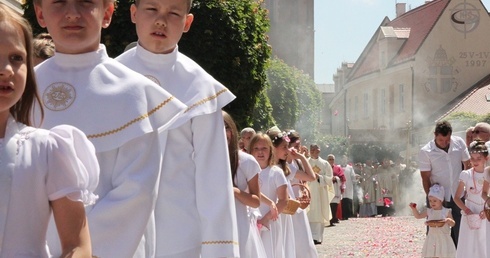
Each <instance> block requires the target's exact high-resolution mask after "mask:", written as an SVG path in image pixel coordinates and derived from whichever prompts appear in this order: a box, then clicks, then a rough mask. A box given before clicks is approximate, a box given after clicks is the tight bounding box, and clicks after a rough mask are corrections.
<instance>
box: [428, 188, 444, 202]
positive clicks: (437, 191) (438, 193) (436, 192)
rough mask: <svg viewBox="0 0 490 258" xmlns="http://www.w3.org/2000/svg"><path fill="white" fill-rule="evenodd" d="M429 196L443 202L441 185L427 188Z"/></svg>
mask: <svg viewBox="0 0 490 258" xmlns="http://www.w3.org/2000/svg"><path fill="white" fill-rule="evenodd" d="M429 196H432V197H436V198H437V199H439V200H441V202H443V201H444V187H443V186H442V185H438V184H435V185H433V186H431V187H430V188H429Z"/></svg>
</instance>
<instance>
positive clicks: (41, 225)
mask: <svg viewBox="0 0 490 258" xmlns="http://www.w3.org/2000/svg"><path fill="white" fill-rule="evenodd" d="M1 140H2V141H1V142H0V171H1V172H2V173H0V257H2V258H3V257H6V258H7V257H49V256H48V252H47V250H46V228H47V226H48V222H49V217H50V216H51V207H50V203H49V202H50V201H53V200H57V199H59V198H62V197H65V196H66V197H68V198H69V199H71V200H73V201H81V202H83V203H84V204H86V205H88V204H93V203H94V202H95V200H96V199H97V196H95V195H94V194H93V193H92V192H93V191H94V189H95V188H96V186H97V183H98V176H99V165H98V162H97V158H96V156H95V149H94V147H93V145H92V144H91V143H90V142H89V141H88V140H87V138H86V137H85V135H84V134H83V133H82V132H81V131H80V130H78V129H76V128H74V127H71V126H67V125H62V126H57V127H54V128H52V129H51V130H44V129H37V128H33V127H27V126H25V125H23V124H21V123H17V122H15V120H14V119H13V118H12V117H10V118H9V120H8V122H7V130H6V134H5V138H4V139H1ZM58 241H59V239H58Z"/></svg>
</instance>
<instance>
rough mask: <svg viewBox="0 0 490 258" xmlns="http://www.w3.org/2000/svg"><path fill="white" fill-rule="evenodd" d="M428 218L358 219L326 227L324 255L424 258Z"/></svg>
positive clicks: (321, 252) (320, 251)
mask: <svg viewBox="0 0 490 258" xmlns="http://www.w3.org/2000/svg"><path fill="white" fill-rule="evenodd" d="M424 240H425V226H424V220H423V219H421V220H417V219H415V218H413V217H412V216H400V217H376V218H354V219H349V220H344V221H341V222H340V223H339V224H336V226H335V227H327V228H325V233H324V239H323V243H322V244H321V245H317V246H316V247H317V250H318V254H319V257H320V258H334V257H390V258H391V257H420V253H421V251H422V246H423V244H424Z"/></svg>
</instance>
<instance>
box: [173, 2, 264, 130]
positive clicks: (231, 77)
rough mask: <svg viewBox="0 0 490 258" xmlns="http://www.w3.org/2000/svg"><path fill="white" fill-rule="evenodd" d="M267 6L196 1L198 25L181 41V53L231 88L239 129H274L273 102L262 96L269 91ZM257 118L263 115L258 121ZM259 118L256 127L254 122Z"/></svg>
mask: <svg viewBox="0 0 490 258" xmlns="http://www.w3.org/2000/svg"><path fill="white" fill-rule="evenodd" d="M261 3H262V1H253V0H227V1H223V0H194V2H193V7H192V10H191V12H192V13H193V14H194V22H193V24H192V27H191V29H190V31H189V32H188V33H186V34H184V36H183V37H182V39H181V41H180V42H179V49H180V50H181V51H182V52H183V53H185V54H186V55H188V56H189V57H190V58H192V59H194V60H195V61H196V62H197V63H198V64H200V65H201V66H202V67H203V68H204V69H205V70H206V71H208V72H209V73H210V74H211V75H212V76H214V77H215V78H216V79H217V80H218V81H220V82H221V83H223V84H224V85H225V86H227V87H228V88H229V89H230V90H231V91H232V92H233V94H235V95H236V96H237V98H236V100H234V101H233V102H231V103H230V104H229V105H228V106H226V110H227V111H228V112H229V113H230V114H231V115H233V117H234V119H235V120H236V122H237V126H238V128H243V127H247V126H251V127H254V128H261V127H263V126H267V125H269V124H272V123H273V121H272V120H271V116H270V115H269V114H267V112H269V111H270V108H269V104H268V100H266V99H264V98H263V96H261V94H262V91H263V90H264V88H265V87H266V86H267V78H266V74H265V71H266V65H267V60H268V59H269V57H270V53H271V49H270V46H269V45H268V44H267V35H266V33H267V31H268V29H269V20H268V19H267V11H266V10H265V9H264V8H262V7H261ZM257 113H258V115H257ZM254 117H255V118H259V119H258V120H257V121H254V120H253V118H254Z"/></svg>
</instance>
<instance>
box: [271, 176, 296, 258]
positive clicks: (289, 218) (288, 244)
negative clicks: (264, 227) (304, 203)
mask: <svg viewBox="0 0 490 258" xmlns="http://www.w3.org/2000/svg"><path fill="white" fill-rule="evenodd" d="M295 175H296V171H294V173H290V174H289V175H288V176H287V177H286V179H287V190H288V195H289V198H292V199H294V198H295V194H294V191H293V188H292V186H291V181H290V179H291V178H294V176H295ZM298 209H299V208H298ZM296 212H298V211H296ZM294 216H296V213H295V214H294V215H290V214H284V213H281V214H279V220H280V221H281V227H282V239H283V241H282V242H283V244H284V253H283V254H282V255H280V256H279V257H284V258H295V257H296V243H295V242H296V241H295V235H296V232H294V225H293V217H294ZM276 256H278V254H276Z"/></svg>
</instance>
